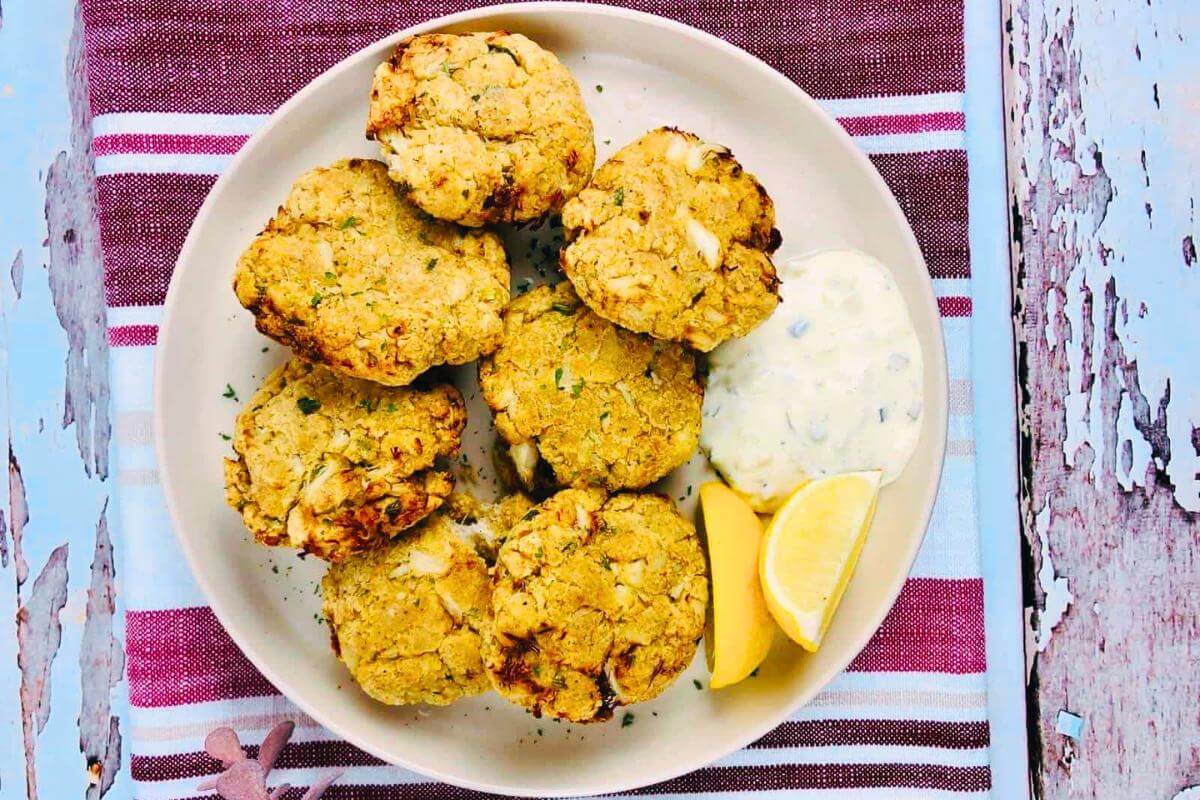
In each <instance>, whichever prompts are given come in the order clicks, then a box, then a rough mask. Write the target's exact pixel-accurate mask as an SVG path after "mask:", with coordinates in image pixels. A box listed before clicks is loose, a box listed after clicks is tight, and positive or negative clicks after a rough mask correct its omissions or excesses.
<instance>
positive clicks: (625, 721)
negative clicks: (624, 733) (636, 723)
mask: <svg viewBox="0 0 1200 800" xmlns="http://www.w3.org/2000/svg"><path fill="white" fill-rule="evenodd" d="M632 724H633V712H632V711H626V712H625V716H623V717H621V727H622V728H628V727H629V726H630V725H632Z"/></svg>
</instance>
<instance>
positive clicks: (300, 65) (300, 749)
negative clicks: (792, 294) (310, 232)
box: [82, 0, 990, 800]
mask: <svg viewBox="0 0 1200 800" xmlns="http://www.w3.org/2000/svg"><path fill="white" fill-rule="evenodd" d="M963 2H964V0H909V1H908V2H897V0H736V1H735V2H729V0H683V2H669V0H637V2H633V3H629V5H632V6H634V7H637V8H640V9H641V10H645V11H651V12H657V13H660V14H664V15H666V16H670V17H674V18H676V19H679V20H681V21H683V22H685V23H688V24H691V25H695V26H697V27H699V28H703V29H705V30H708V31H710V32H712V33H715V34H717V35H719V36H722V37H724V38H726V39H728V40H729V41H731V42H733V43H735V44H737V45H739V46H741V47H743V48H745V49H747V50H749V51H750V52H751V53H754V54H755V55H757V56H759V57H760V58H762V59H764V60H766V61H767V62H768V63H770V64H772V65H773V66H775V67H776V68H777V69H779V70H780V71H782V72H783V73H784V74H785V75H787V76H789V77H790V78H792V79H793V80H795V81H796V82H797V83H798V84H800V85H801V86H802V87H803V88H804V89H806V90H807V91H808V92H809V93H810V94H812V95H813V96H814V97H816V98H817V99H818V100H819V101H820V102H821V103H822V105H824V107H825V108H826V109H827V110H828V111H829V113H830V114H832V115H833V116H835V117H836V118H838V119H839V120H840V121H841V122H842V124H843V125H844V126H845V128H846V130H847V131H849V132H850V134H851V135H852V136H854V137H855V139H856V141H857V142H858V143H859V145H860V146H861V147H862V148H863V150H864V151H866V152H867V153H868V154H869V155H870V157H871V160H872V161H873V162H874V164H875V166H876V167H877V168H878V170H879V172H880V173H881V174H882V175H883V177H884V179H885V180H886V181H887V183H888V185H889V186H890V187H891V189H892V190H893V191H894V192H895V194H896V197H897V198H898V199H899V201H900V205H901V207H902V208H903V209H904V212H905V213H906V214H907V216H908V219H909V221H910V222H911V223H912V226H913V229H914V231H915V232H916V235H917V239H918V241H919V242H920V244H921V247H922V249H923V251H924V253H925V258H926V260H927V262H928V265H929V269H930V272H931V274H932V277H933V279H934V286H935V288H936V291H937V295H938V304H939V307H940V308H941V312H942V322H943V325H944V328H945V339H946V346H947V350H948V357H949V369H950V401H951V405H950V436H949V448H948V451H947V461H946V467H945V472H944V475H943V484H942V491H941V495H940V497H939V499H938V503H937V507H936V510H935V512H934V516H933V521H932V523H931V526H930V530H929V535H928V537H927V538H926V540H925V545H924V547H923V549H922V550H921V553H920V556H919V557H918V559H917V562H916V564H915V566H914V568H913V571H912V576H911V578H910V579H909V581H908V583H907V585H906V586H905V588H904V591H903V593H902V594H901V596H900V599H899V601H898V603H897V604H896V606H895V608H894V609H893V610H892V612H891V613H890V614H889V615H888V617H887V620H886V621H885V622H884V624H883V626H882V628H881V629H880V630H879V632H878V634H877V635H876V636H875V638H874V639H873V640H872V641H871V643H870V644H869V645H868V646H867V648H866V649H865V650H864V651H863V652H862V654H861V655H860V656H859V657H858V658H857V659H856V660H855V661H854V663H853V664H852V665H851V667H850V668H849V670H848V671H847V672H846V673H845V674H844V675H842V676H841V677H839V678H838V679H837V680H836V681H834V682H833V683H832V684H831V685H830V686H829V687H828V689H827V690H826V691H824V692H823V693H821V694H820V695H819V696H818V697H817V698H816V699H815V700H814V701H813V702H812V703H810V704H809V705H808V706H806V707H805V708H803V709H801V710H800V711H799V712H797V713H796V714H795V715H794V717H793V718H792V719H791V720H789V721H788V722H786V723H784V724H783V725H782V726H781V727H780V728H779V729H777V730H776V731H774V732H772V733H771V734H769V735H767V736H766V737H764V738H763V739H761V740H760V741H758V742H756V743H755V744H753V745H751V747H750V748H749V749H748V750H747V751H745V752H743V753H737V754H734V755H733V756H730V757H729V758H727V759H725V760H724V761H722V762H718V763H716V764H714V765H712V766H710V767H707V768H705V769H702V770H699V771H698V772H695V773H693V774H690V775H687V776H684V777H681V778H678V779H675V780H672V781H670V782H668V783H666V784H663V785H660V786H656V787H651V788H650V789H648V790H646V791H645V792H643V793H646V794H651V795H656V796H661V797H677V796H684V795H695V794H708V795H710V796H711V795H715V794H722V795H724V794H733V793H739V792H746V793H748V792H770V793H774V794H775V795H776V796H780V797H782V796H796V794H797V792H798V791H799V790H805V792H802V793H801V794H802V796H804V797H839V798H840V797H870V798H899V797H914V798H930V797H941V796H954V797H964V796H976V797H982V796H986V795H987V794H988V790H989V786H990V771H989V767H988V722H987V711H986V663H985V656H984V652H985V648H984V628H983V587H982V581H981V578H980V567H979V550H978V533H977V528H976V520H975V500H974V494H975V486H974V475H975V473H974V442H973V420H972V389H971V384H970V368H969V361H968V354H969V351H970V346H969V345H970V342H969V339H970V318H971V301H970V296H971V292H970V283H969V281H970V262H969V254H968V249H967V157H966V153H965V150H964V133H963V131H964V116H963V88H964V64H963ZM469 5H472V4H470V3H466V2H463V1H462V0H416V1H414V2H403V1H402V0H382V1H381V2H374V3H363V2H359V1H358V0H82V10H83V19H84V24H85V32H86V60H87V75H88V92H89V95H90V107H91V112H92V114H93V120H92V127H93V133H94V140H93V153H94V156H95V176H96V193H97V200H98V205H99V214H100V226H101V234H102V244H103V251H104V267H105V291H106V300H107V306H108V325H109V328H108V331H109V334H108V335H109V343H110V345H111V358H112V370H113V381H112V385H113V413H114V416H115V423H116V424H115V429H116V431H117V442H118V445H117V452H116V459H117V465H118V475H119V482H118V486H119V494H120V502H119V511H120V517H119V529H118V535H119V537H120V538H119V544H118V550H119V552H120V554H121V556H122V558H123V561H122V574H121V577H122V582H121V585H122V591H123V592H124V599H125V605H126V608H127V609H128V611H127V616H126V648H127V662H126V663H127V665H128V666H127V668H128V682H129V694H130V701H131V705H132V723H133V728H132V732H131V734H132V735H131V737H130V739H129V740H128V741H129V742H130V749H131V751H132V756H131V759H130V764H131V769H132V777H133V781H134V785H135V786H136V793H137V797H139V798H141V799H142V800H157V799H159V798H164V799H165V798H184V797H192V796H196V795H197V794H198V790H197V788H196V787H197V784H198V783H199V782H200V780H201V779H202V778H203V777H204V776H208V775H211V774H213V773H215V772H217V771H219V765H218V764H217V763H216V762H215V761H213V760H212V759H210V758H209V757H208V756H207V755H205V754H204V753H203V750H202V742H203V739H204V736H205V734H206V733H207V732H208V731H209V730H211V729H212V728H214V727H216V726H219V725H230V726H233V727H234V728H235V729H237V731H238V732H239V733H240V735H241V737H242V741H244V742H247V743H251V742H257V741H259V740H260V739H261V737H262V736H263V735H264V734H265V733H266V731H267V730H268V729H269V728H270V727H271V726H272V725H273V724H274V723H276V722H277V721H279V720H280V719H294V720H297V722H298V727H297V731H296V734H295V735H294V736H293V738H292V741H291V743H290V744H289V745H288V747H287V748H286V749H285V750H284V752H283V754H282V756H281V758H280V760H279V762H278V769H277V771H276V772H275V773H273V775H272V778H273V779H274V780H276V781H280V782H282V781H287V782H289V783H291V784H293V785H295V786H302V785H305V784H308V783H310V782H311V781H313V780H314V779H315V776H316V775H317V774H319V773H320V772H322V771H324V770H325V769H328V768H330V767H335V766H345V767H347V768H348V769H347V772H346V774H345V776H344V777H343V778H342V779H341V780H340V781H339V782H338V784H336V785H335V786H334V787H333V789H331V790H330V791H329V792H328V794H327V797H330V798H338V797H343V798H375V797H379V798H383V797H388V798H401V797H414V798H416V797H429V798H443V797H467V796H469V795H471V794H472V793H470V792H465V791H459V790H455V789H451V788H449V787H445V786H441V785H438V784H434V783H430V782H428V781H426V780H424V779H422V778H421V777H420V776H417V775H414V774H412V773H409V772H406V771H404V770H402V769H398V768H395V767H390V766H387V765H385V764H381V763H380V762H378V761H377V760H375V759H373V758H371V757H370V756H367V755H366V754H364V753H362V752H360V751H358V750H356V749H355V748H353V747H351V746H349V745H347V744H345V743H343V742H340V741H337V740H336V739H334V738H333V737H332V736H331V735H330V734H329V733H327V732H326V731H324V730H322V729H321V728H320V726H318V725H317V724H316V723H314V722H313V721H312V720H310V719H307V718H306V717H304V715H303V714H301V713H299V712H298V710H297V709H296V708H295V707H294V706H292V705H291V704H290V703H289V702H288V701H287V700H286V699H284V698H283V697H281V696H280V695H279V694H278V693H277V692H276V690H275V689H274V687H272V686H271V685H270V684H269V683H268V682H267V681H266V680H264V679H263V678H262V677H261V676H260V675H259V674H258V673H257V672H256V671H255V669H254V668H253V667H252V666H251V665H250V664H249V662H248V661H247V660H246V659H245V657H244V656H243V655H242V654H241V653H240V652H239V651H238V649H237V647H236V646H234V644H233V643H232V642H231V641H230V639H229V637H228V636H227V635H226V633H225V632H224V631H223V630H222V628H221V626H220V625H219V624H218V623H217V621H216V619H215V618H214V617H213V615H212V613H211V612H210V611H209V609H208V608H207V607H206V606H205V603H204V598H203V596H202V595H201V594H200V592H199V590H198V589H197V588H196V586H195V584H194V583H193V581H192V579H191V577H190V575H189V574H188V573H187V568H186V566H185V565H184V560H183V558H182V556H181V554H180V553H179V551H178V549H177V545H176V542H175V538H174V536H173V534H172V532H171V530H170V525H169V522H168V520H167V515H166V511H165V508H164V504H163V498H162V495H161V490H160V487H159V486H158V483H157V478H156V471H155V464H154V454H153V449H152V444H151V441H150V435H149V430H150V414H151V391H150V380H151V371H152V369H151V365H152V359H153V353H154V346H155V339H156V334H157V325H158V321H159V316H160V313H161V309H162V302H163V298H164V295H165V293H166V289H167V283H168V281H169V280H170V277H171V270H172V268H173V265H174V261H175V258H176V256H177V254H178V252H179V249H180V246H181V245H182V243H183V240H184V237H185V235H186V234H187V230H188V226H189V225H190V224H191V221H192V218H193V216H194V215H195V213H196V211H197V209H198V208H199V206H200V203H201V201H203V199H204V197H205V194H206V193H207V192H208V191H209V189H210V188H211V187H212V185H213V182H214V181H215V180H216V178H217V176H218V175H219V174H220V172H221V170H222V169H223V168H224V167H225V165H226V164H227V163H228V161H229V159H230V158H231V157H232V154H233V153H234V152H236V151H237V149H238V148H239V147H240V146H241V145H242V143H243V142H244V141H245V140H246V138H247V137H248V136H249V135H250V134H252V133H253V132H254V131H255V130H256V129H257V128H258V127H259V126H260V125H262V124H263V122H264V121H265V119H266V117H267V115H269V114H270V113H271V112H272V111H273V110H275V108H276V107H278V106H279V105H280V104H281V103H282V102H283V101H284V100H286V99H287V98H288V97H289V96H291V95H292V94H293V93H294V92H295V91H296V90H297V89H299V88H300V87H302V86H303V85H304V84H305V83H307V82H308V81H309V80H311V79H312V78H313V77H315V76H316V75H318V74H319V73H321V72H322V71H323V70H325V69H326V68H328V67H329V66H331V65H333V64H334V63H335V62H337V61H338V60H340V59H341V58H343V57H345V56H347V55H349V54H350V53H352V52H354V51H355V50H357V49H359V48H361V47H363V46H365V45H367V44H368V43H370V42H372V41H374V40H376V39H378V38H380V37H382V36H384V35H386V34H388V33H390V32H392V31H394V30H397V29H399V28H402V27H406V26H409V25H412V24H415V23H417V22H420V21H424V20H426V19H429V18H430V17H433V16H438V15H442V14H446V13H451V12H454V11H459V10H462V9H463V8H465V7H468V6H469ZM289 796H291V795H289Z"/></svg>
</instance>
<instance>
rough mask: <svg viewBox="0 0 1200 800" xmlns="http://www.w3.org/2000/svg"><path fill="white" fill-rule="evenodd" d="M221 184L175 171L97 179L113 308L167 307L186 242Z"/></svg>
mask: <svg viewBox="0 0 1200 800" xmlns="http://www.w3.org/2000/svg"><path fill="white" fill-rule="evenodd" d="M216 180H217V179H216V176H213V175H178V174H173V173H172V174H164V175H157V174H156V175H145V174H136V175H131V174H122V175H102V176H100V177H98V178H97V179H96V195H97V199H98V201H99V207H100V241H101V243H102V244H103V247H104V299H105V302H106V303H107V305H109V306H141V305H161V304H162V302H163V299H164V298H165V297H166V296H167V285H168V284H169V283H170V281H171V271H172V270H173V269H174V268H175V259H176V258H177V257H178V256H179V250H180V248H181V247H183V240H184V239H186V238H187V233H188V229H189V228H190V227H191V225H192V220H193V219H194V218H195V216H196V212H197V211H199V210H200V204H201V203H203V202H204V198H205V196H206V195H207V194H208V190H209V189H211V188H212V185H213V184H214V183H215V182H216Z"/></svg>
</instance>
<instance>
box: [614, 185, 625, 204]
mask: <svg viewBox="0 0 1200 800" xmlns="http://www.w3.org/2000/svg"><path fill="white" fill-rule="evenodd" d="M612 201H613V205H614V206H623V205H625V187H624V186H619V187H617V190H616V191H615V192H613V196H612Z"/></svg>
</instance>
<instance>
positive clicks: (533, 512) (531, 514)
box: [521, 508, 538, 522]
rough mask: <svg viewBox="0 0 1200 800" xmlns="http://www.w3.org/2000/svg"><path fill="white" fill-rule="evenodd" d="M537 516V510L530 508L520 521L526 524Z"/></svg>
mask: <svg viewBox="0 0 1200 800" xmlns="http://www.w3.org/2000/svg"><path fill="white" fill-rule="evenodd" d="M537 515H538V510H537V509H536V508H531V509H529V510H528V511H526V512H525V513H524V514H523V515H522V516H521V521H522V522H528V521H529V520H531V519H533V518H534V517H536V516H537Z"/></svg>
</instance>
